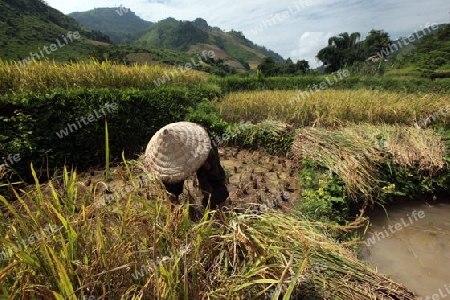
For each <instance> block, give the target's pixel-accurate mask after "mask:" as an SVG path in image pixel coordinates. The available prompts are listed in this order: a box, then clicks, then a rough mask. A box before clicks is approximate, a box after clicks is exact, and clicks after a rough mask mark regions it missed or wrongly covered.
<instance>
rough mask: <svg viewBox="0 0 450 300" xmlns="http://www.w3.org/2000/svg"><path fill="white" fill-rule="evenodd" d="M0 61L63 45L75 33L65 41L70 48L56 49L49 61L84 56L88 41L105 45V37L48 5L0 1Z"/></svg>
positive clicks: (37, 1) (26, 0) (34, 1)
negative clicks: (76, 36) (74, 37)
mask: <svg viewBox="0 0 450 300" xmlns="http://www.w3.org/2000/svg"><path fill="white" fill-rule="evenodd" d="M0 12H1V13H0V45H1V47H0V58H1V59H3V60H19V59H23V58H25V57H27V56H29V55H30V52H32V53H38V52H40V50H39V49H41V50H42V49H43V47H45V46H48V47H50V45H52V44H57V39H59V41H60V43H61V45H65V44H66V43H65V41H64V38H63V36H64V37H66V38H67V34H68V33H69V32H71V33H74V32H76V31H77V32H79V34H80V36H81V38H80V39H78V40H77V41H76V42H74V43H72V41H70V40H68V41H69V42H68V43H67V44H71V47H60V48H59V49H58V51H52V53H51V54H48V53H47V52H46V53H45V54H46V56H47V58H49V59H71V58H80V57H87V56H88V54H89V53H90V52H92V49H93V47H94V45H93V43H92V41H101V42H109V38H108V36H106V35H104V34H102V33H101V32H98V31H93V30H90V29H87V28H84V27H82V26H81V25H80V24H79V23H78V22H77V21H75V20H74V19H72V18H70V17H68V16H66V15H64V14H63V13H61V12H60V11H58V10H56V9H54V8H52V7H50V6H48V5H47V4H46V3H45V1H40V0H0Z"/></svg>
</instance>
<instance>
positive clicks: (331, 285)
mask: <svg viewBox="0 0 450 300" xmlns="http://www.w3.org/2000/svg"><path fill="white" fill-rule="evenodd" d="M33 175H34V178H35V184H34V187H29V188H27V189H26V190H17V191H15V192H14V193H15V196H16V198H17V200H16V201H15V202H12V203H9V202H8V201H6V199H4V198H3V197H1V196H0V201H1V202H2V204H3V205H4V211H5V213H6V217H5V218H4V219H3V221H2V222H3V224H2V226H1V227H0V231H1V232H0V233H1V235H0V244H1V248H2V251H3V252H2V258H3V259H2V260H1V261H0V267H1V269H0V291H1V292H2V293H3V295H2V296H3V297H5V298H9V299H17V298H43V299H74V300H75V299H82V298H89V297H94V298H96V299H97V298H103V299H279V296H282V297H283V299H290V297H300V298H301V299H329V298H333V299H381V298H383V299H414V295H413V294H412V293H411V292H409V291H408V290H407V289H406V288H404V287H403V286H401V285H399V284H396V283H395V282H393V281H392V280H390V279H388V278H387V277H385V276H382V275H379V274H377V273H376V272H375V271H373V270H371V269H369V268H368V267H367V266H365V265H364V264H362V263H361V262H359V261H358V260H357V259H356V258H355V255H354V254H353V253H352V252H350V251H349V250H347V249H346V248H345V247H344V246H343V245H341V244H339V243H337V242H336V241H334V240H332V239H330V238H329V237H327V234H326V233H325V232H324V231H323V229H322V228H323V225H321V224H319V223H313V222H310V221H306V220H298V219H297V218H295V217H291V216H288V215H286V214H282V213H279V212H275V211H269V212H267V213H264V214H261V215H254V214H251V213H242V214H236V213H233V212H218V211H206V212H205V213H204V214H202V217H201V218H200V219H198V220H196V221H193V220H192V219H191V217H190V210H191V209H193V208H194V207H195V205H187V204H186V205H183V206H177V207H174V206H172V205H170V203H169V201H168V200H167V199H166V197H167V196H166V193H165V191H164V189H163V188H162V185H161V183H160V182H159V181H158V180H157V179H155V178H154V176H152V175H151V174H148V173H146V172H145V170H144V169H143V167H142V164H141V163H139V162H124V164H123V166H122V167H121V168H117V169H116V170H115V171H114V172H112V174H111V176H116V179H119V178H122V180H118V181H116V183H115V184H116V185H115V186H114V187H113V186H112V185H108V184H106V183H105V182H103V181H101V179H100V181H96V180H94V178H89V180H87V178H84V179H80V178H78V175H77V174H76V172H74V171H68V170H66V169H64V170H63V171H62V173H61V174H60V175H57V176H55V177H54V178H53V180H52V181H50V182H49V183H48V184H41V183H39V181H38V180H37V178H36V175H35V173H34V172H33ZM24 241H26V242H24ZM3 253H6V254H4V255H3Z"/></svg>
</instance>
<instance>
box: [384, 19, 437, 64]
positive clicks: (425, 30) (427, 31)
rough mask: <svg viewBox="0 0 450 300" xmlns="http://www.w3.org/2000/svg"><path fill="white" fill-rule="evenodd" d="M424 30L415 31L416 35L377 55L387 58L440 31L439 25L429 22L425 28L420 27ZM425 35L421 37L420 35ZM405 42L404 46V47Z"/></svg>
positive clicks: (394, 44)
mask: <svg viewBox="0 0 450 300" xmlns="http://www.w3.org/2000/svg"><path fill="white" fill-rule="evenodd" d="M420 28H421V29H422V30H420V31H417V30H415V31H414V34H411V35H410V36H409V37H408V38H403V39H401V40H398V41H397V42H396V43H392V44H390V45H389V46H388V47H386V48H384V49H382V50H381V51H380V52H378V53H377V55H378V56H379V57H380V58H386V57H387V56H389V55H390V54H392V53H394V52H396V51H398V50H399V49H402V48H403V46H407V45H409V43H410V42H411V43H412V42H414V41H416V40H419V39H420V38H422V37H424V36H426V35H427V34H430V33H431V32H432V31H433V30H437V29H439V26H438V24H437V23H433V24H430V23H429V22H428V23H426V24H425V28H424V27H422V26H420ZM421 32H422V33H423V35H420V33H421ZM402 42H403V45H402Z"/></svg>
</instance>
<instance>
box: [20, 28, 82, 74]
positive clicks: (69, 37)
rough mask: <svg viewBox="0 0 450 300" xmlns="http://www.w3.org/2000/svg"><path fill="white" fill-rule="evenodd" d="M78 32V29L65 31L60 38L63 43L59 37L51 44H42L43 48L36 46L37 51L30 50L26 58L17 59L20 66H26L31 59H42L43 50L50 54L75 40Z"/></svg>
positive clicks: (78, 36) (43, 55)
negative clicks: (65, 33) (61, 39)
mask: <svg viewBox="0 0 450 300" xmlns="http://www.w3.org/2000/svg"><path fill="white" fill-rule="evenodd" d="M80 37H81V36H80V33H79V32H78V31H75V32H73V33H72V31H69V32H68V33H67V35H64V34H63V35H62V38H63V40H64V43H61V41H60V40H59V38H57V39H56V44H51V45H50V46H44V47H43V49H41V48H40V47H39V48H38V53H33V52H30V56H28V57H27V58H25V59H23V60H21V61H19V64H20V66H22V67H26V66H28V65H29V64H30V63H31V61H34V62H36V61H38V60H40V59H43V58H44V57H45V54H44V52H43V51H45V53H47V55H49V54H52V52H55V51H56V50H58V49H60V48H62V47H64V46H66V45H68V44H69V43H72V42H73V41H74V39H75V40H77V39H79V38H80ZM49 50H50V51H49Z"/></svg>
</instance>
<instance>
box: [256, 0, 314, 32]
mask: <svg viewBox="0 0 450 300" xmlns="http://www.w3.org/2000/svg"><path fill="white" fill-rule="evenodd" d="M311 5H312V1H311V0H300V1H297V2H294V4H293V5H289V7H288V9H287V10H285V11H283V12H281V13H277V14H275V15H271V16H270V19H268V20H263V21H262V22H261V24H260V25H259V26H258V27H255V28H252V29H251V30H252V32H253V34H258V33H260V32H263V31H264V29H268V28H269V27H272V26H275V25H277V24H280V23H281V22H283V21H284V20H286V19H287V18H289V17H290V16H295V15H296V14H298V13H299V12H301V11H303V10H305V9H306V8H307V7H308V6H311Z"/></svg>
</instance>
